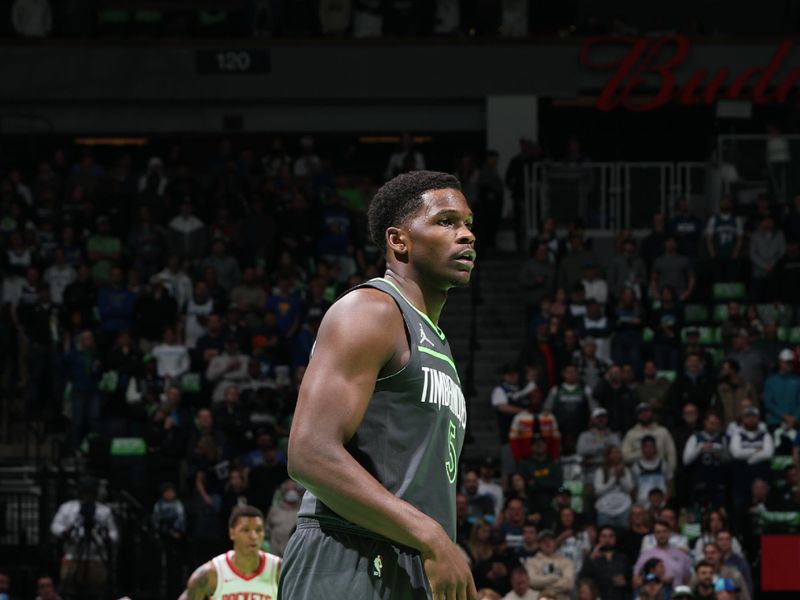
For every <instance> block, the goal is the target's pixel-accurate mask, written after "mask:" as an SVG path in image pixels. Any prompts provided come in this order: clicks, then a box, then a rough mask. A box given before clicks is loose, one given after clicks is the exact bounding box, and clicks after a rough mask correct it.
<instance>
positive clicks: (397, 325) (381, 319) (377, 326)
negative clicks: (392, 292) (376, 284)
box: [320, 287, 403, 339]
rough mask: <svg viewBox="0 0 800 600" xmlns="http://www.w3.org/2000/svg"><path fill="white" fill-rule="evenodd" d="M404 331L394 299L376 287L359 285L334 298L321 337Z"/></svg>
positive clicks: (380, 334) (369, 337)
mask: <svg viewBox="0 0 800 600" xmlns="http://www.w3.org/2000/svg"><path fill="white" fill-rule="evenodd" d="M392 330H396V331H402V330H403V316H402V314H401V313H400V311H399V310H398V308H397V304H396V303H395V301H394V299H393V298H392V297H391V296H389V295H388V294H386V293H384V292H382V291H380V290H377V289H375V288H368V287H367V288H359V289H357V290H353V291H352V292H350V293H348V294H346V295H345V296H343V297H342V298H340V299H339V300H337V301H336V302H335V303H334V304H333V306H331V307H330V308H329V309H328V311H327V312H326V313H325V317H324V318H323V320H322V324H321V325H320V337H321V338H323V339H324V338H325V337H326V334H331V333H333V334H334V335H336V334H346V337H348V338H352V337H354V336H355V337H357V338H362V339H363V338H364V337H366V338H368V339H371V338H382V339H386V334H387V333H391V332H392Z"/></svg>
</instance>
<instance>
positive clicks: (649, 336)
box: [642, 327, 654, 343]
mask: <svg viewBox="0 0 800 600" xmlns="http://www.w3.org/2000/svg"><path fill="white" fill-rule="evenodd" d="M653 335H654V334H653V330H652V329H650V328H649V327H645V328H644V330H643V331H642V341H643V342H646V343H649V342H652V341H653Z"/></svg>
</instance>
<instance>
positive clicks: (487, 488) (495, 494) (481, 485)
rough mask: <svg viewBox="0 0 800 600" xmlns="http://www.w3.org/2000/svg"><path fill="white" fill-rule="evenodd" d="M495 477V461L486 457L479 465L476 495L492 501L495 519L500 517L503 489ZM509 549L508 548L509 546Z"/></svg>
mask: <svg viewBox="0 0 800 600" xmlns="http://www.w3.org/2000/svg"><path fill="white" fill-rule="evenodd" d="M494 476H495V461H494V459H493V458H491V457H486V458H485V459H484V461H483V463H482V464H481V468H480V471H479V478H478V494H480V495H483V496H489V497H491V498H492V500H493V501H494V509H495V517H497V516H499V515H500V511H501V510H502V508H503V504H504V500H503V488H502V487H500V485H499V484H498V483H497V481H496V480H495V478H494ZM509 547H510V546H509Z"/></svg>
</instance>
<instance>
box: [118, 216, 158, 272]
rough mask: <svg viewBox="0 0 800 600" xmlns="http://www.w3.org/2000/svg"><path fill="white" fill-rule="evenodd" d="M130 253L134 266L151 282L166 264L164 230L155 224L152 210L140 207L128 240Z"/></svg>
mask: <svg viewBox="0 0 800 600" xmlns="http://www.w3.org/2000/svg"><path fill="white" fill-rule="evenodd" d="M127 242H128V243H127V246H128V252H129V253H130V254H131V255H132V256H133V257H134V259H133V266H134V268H135V269H136V270H137V271H139V273H141V274H142V279H144V280H145V281H149V280H150V278H151V277H152V276H153V275H155V274H156V273H157V272H158V270H159V269H160V268H161V266H162V265H163V264H164V253H165V250H166V246H165V242H164V230H163V229H162V227H161V226H160V225H157V224H153V217H152V212H151V211H150V208H148V207H147V206H141V207H139V212H138V219H137V222H136V224H135V225H134V226H133V227H131V229H130V232H129V233H128V240H127Z"/></svg>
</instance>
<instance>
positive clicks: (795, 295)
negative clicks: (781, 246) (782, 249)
mask: <svg viewBox="0 0 800 600" xmlns="http://www.w3.org/2000/svg"><path fill="white" fill-rule="evenodd" d="M798 276H800V240H796V239H795V240H789V241H788V242H787V243H786V254H784V255H783V258H781V259H780V260H779V261H778V264H776V265H775V270H774V272H773V282H774V289H775V298H776V299H777V300H780V301H782V302H786V303H789V304H791V305H792V306H793V309H792V312H793V313H794V314H793V315H792V318H793V320H794V322H795V323H797V322H800V310H799V309H798V305H800V289H798V286H797V285H795V284H796V282H797V278H798Z"/></svg>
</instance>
